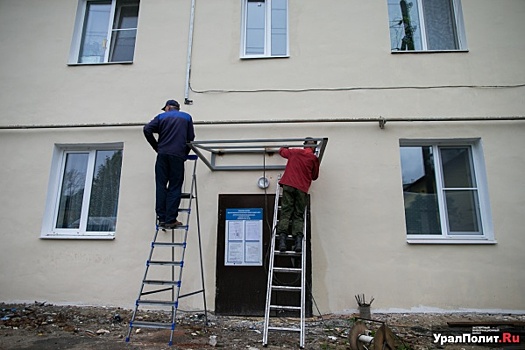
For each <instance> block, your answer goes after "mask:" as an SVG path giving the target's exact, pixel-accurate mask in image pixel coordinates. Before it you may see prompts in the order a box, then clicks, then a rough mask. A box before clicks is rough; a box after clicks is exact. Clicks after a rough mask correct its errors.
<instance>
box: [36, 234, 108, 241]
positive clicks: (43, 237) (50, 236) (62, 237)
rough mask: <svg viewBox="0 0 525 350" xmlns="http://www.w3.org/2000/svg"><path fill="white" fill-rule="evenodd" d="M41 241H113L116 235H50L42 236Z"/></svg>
mask: <svg viewBox="0 0 525 350" xmlns="http://www.w3.org/2000/svg"><path fill="white" fill-rule="evenodd" d="M40 239H91V240H93V239H98V240H113V239H115V234H114V233H111V234H107V235H55V234H49V235H43V236H40Z"/></svg>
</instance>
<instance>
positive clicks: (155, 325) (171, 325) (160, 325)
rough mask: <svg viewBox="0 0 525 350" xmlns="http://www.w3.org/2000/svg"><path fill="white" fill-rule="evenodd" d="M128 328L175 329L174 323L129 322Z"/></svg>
mask: <svg viewBox="0 0 525 350" xmlns="http://www.w3.org/2000/svg"><path fill="white" fill-rule="evenodd" d="M130 326H131V327H144V328H164V329H175V323H162V322H148V321H136V322H131V323H130Z"/></svg>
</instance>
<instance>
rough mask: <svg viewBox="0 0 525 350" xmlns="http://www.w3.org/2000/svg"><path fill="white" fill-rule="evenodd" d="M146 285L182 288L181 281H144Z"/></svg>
mask: <svg viewBox="0 0 525 350" xmlns="http://www.w3.org/2000/svg"><path fill="white" fill-rule="evenodd" d="M142 283H144V284H152V285H170V286H177V287H180V284H181V281H161V280H144V282H142Z"/></svg>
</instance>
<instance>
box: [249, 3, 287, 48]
mask: <svg viewBox="0 0 525 350" xmlns="http://www.w3.org/2000/svg"><path fill="white" fill-rule="evenodd" d="M241 46H242V47H241V57H242V58H259V57H287V56H288V0H243V21H242V45H241Z"/></svg>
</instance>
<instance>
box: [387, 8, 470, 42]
mask: <svg viewBox="0 0 525 350" xmlns="http://www.w3.org/2000/svg"><path fill="white" fill-rule="evenodd" d="M387 1H388V16H389V20H390V23H389V27H390V42H391V50H392V51H393V52H395V51H455V50H466V49H467V47H466V40H465V30H464V26H463V14H462V10H461V0H387Z"/></svg>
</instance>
